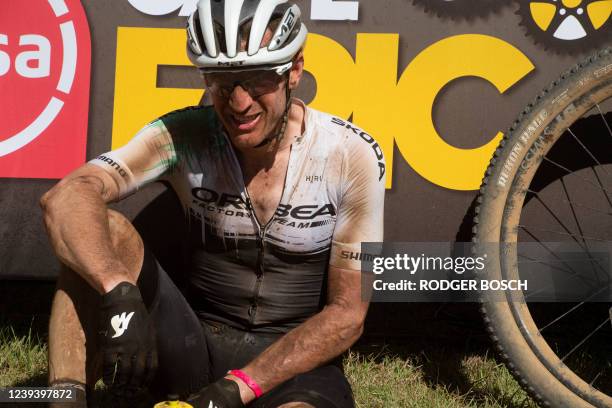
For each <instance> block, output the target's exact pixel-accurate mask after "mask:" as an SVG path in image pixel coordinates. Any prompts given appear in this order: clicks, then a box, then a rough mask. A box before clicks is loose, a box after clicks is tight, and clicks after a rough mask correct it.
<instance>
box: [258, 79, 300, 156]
mask: <svg viewBox="0 0 612 408" xmlns="http://www.w3.org/2000/svg"><path fill="white" fill-rule="evenodd" d="M285 98H286V105H285V111H284V112H283V119H282V121H281V123H280V128H279V130H278V132H277V133H276V134H275V135H274V136H269V137H267V138H265V139H264V140H263V141H262V142H261V143H260V144H258V145H257V146H255V147H256V148H258V147H263V146H266V145H268V144H269V143H271V142H272V141H273V140H276V142H278V143H280V141H281V140H282V139H283V137H284V136H285V130H286V129H287V122H289V109H291V89H290V88H289V74H288V73H287V86H286V87H285Z"/></svg>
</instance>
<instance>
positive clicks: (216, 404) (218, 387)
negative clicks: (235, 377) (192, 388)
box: [187, 378, 244, 408]
mask: <svg viewBox="0 0 612 408" xmlns="http://www.w3.org/2000/svg"><path fill="white" fill-rule="evenodd" d="M187 402H189V403H190V404H191V405H193V407H194V408H209V407H212V408H243V407H244V404H243V403H242V399H241V398H240V388H239V387H238V384H236V383H235V382H234V381H232V380H228V379H227V378H222V379H220V380H219V381H216V382H214V383H212V384H210V385H208V386H206V387H204V388H202V389H201V390H200V391H199V392H198V393H197V394H194V395H192V396H191V397H190V398H189V399H188V400H187Z"/></svg>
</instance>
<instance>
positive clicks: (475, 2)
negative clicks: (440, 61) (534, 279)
mask: <svg viewBox="0 0 612 408" xmlns="http://www.w3.org/2000/svg"><path fill="white" fill-rule="evenodd" d="M412 3H413V4H414V5H417V6H420V7H422V8H424V9H425V12H427V13H433V14H435V15H437V16H438V17H440V18H451V19H466V20H469V19H474V18H478V17H484V16H486V15H488V14H491V13H494V12H496V11H498V10H500V9H501V8H503V7H505V6H507V5H508V3H510V2H508V1H500V0H413V1H412Z"/></svg>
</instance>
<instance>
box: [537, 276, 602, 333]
mask: <svg viewBox="0 0 612 408" xmlns="http://www.w3.org/2000/svg"><path fill="white" fill-rule="evenodd" d="M607 289H608V287H607V286H604V287H603V288H601V289H599V290H598V291H597V292H595V293H593V294H592V295H591V296H589V297H588V298H586V299H585V300H583V301H582V302H580V303H578V304H577V305H575V306H574V307H572V308H571V309H569V310H568V311H567V312H565V313H563V314H562V315H561V316H559V317H557V318H555V319H554V320H553V321H551V322H549V323H547V324H546V325H544V327H542V328H539V329H538V331H539V332H540V333H542V332H543V331H544V330H546V329H547V328H549V327H550V326H552V325H553V324H555V323H557V322H558V321H559V320H561V319H563V318H564V317H565V316H567V315H569V314H570V313H572V312H573V311H574V310H576V309H578V308H579V307H580V306H582V305H584V304H585V303H587V302H588V301H589V300H591V299H593V298H594V297H595V296H597V295H599V294H600V293H601V292H603V291H604V290H607Z"/></svg>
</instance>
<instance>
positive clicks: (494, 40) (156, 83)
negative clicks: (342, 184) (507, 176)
mask: <svg viewBox="0 0 612 408" xmlns="http://www.w3.org/2000/svg"><path fill="white" fill-rule="evenodd" d="M196 3H197V1H196V0H106V1H96V0H83V1H81V2H79V1H77V0H32V1H30V2H22V1H9V2H6V1H5V2H2V3H1V4H0V119H1V122H0V216H1V219H2V223H0V244H1V245H0V279H54V278H55V277H56V276H57V274H58V271H59V265H58V263H57V261H56V260H55V257H54V255H53V253H52V250H51V248H50V246H49V244H48V241H47V237H46V234H45V231H44V226H43V221H42V217H41V211H40V208H39V204H38V202H39V199H40V197H41V196H42V194H44V192H46V191H47V190H49V189H50V188H51V187H52V186H53V185H54V184H55V183H57V181H58V180H59V179H61V178H62V177H63V176H65V175H66V174H68V173H69V172H70V171H72V170H73V169H75V168H77V167H78V166H80V165H82V164H83V163H85V162H86V161H88V160H91V159H93V158H96V157H98V156H100V155H101V154H103V153H105V152H107V151H109V150H111V149H114V148H118V147H120V146H123V145H124V144H125V143H126V142H127V141H128V140H130V138H131V137H133V136H134V134H135V133H136V132H137V131H138V130H139V129H141V128H142V127H143V126H144V125H146V124H147V123H149V122H150V121H152V120H154V119H155V118H157V117H159V116H160V115H163V114H164V113H166V112H169V111H172V110H175V109H179V108H182V107H185V106H190V105H197V104H200V103H202V102H203V101H205V100H206V95H205V91H204V86H203V83H202V79H201V77H200V76H199V74H198V72H197V70H196V69H195V68H193V67H192V66H191V65H190V63H189V61H188V59H187V56H186V52H185V47H186V33H185V19H186V16H187V15H188V14H189V13H190V12H191V11H193V10H194V8H195V5H196ZM297 3H298V4H299V6H300V8H301V10H302V18H303V19H304V22H305V24H306V25H307V27H308V29H309V36H308V41H307V46H306V49H305V70H306V74H305V77H304V79H303V81H302V84H301V86H300V89H299V90H298V91H297V92H296V96H297V97H299V98H301V99H303V100H304V101H305V102H306V103H307V104H308V105H309V106H311V107H313V108H315V109H319V110H322V111H326V112H329V113H331V114H333V115H335V116H337V119H336V124H338V125H339V126H350V125H348V123H347V122H348V121H351V122H352V123H354V124H355V125H356V126H358V127H359V128H360V129H364V131H365V132H367V135H368V137H369V135H371V137H373V138H374V139H375V140H374V139H372V142H371V147H372V149H373V150H374V152H375V153H376V154H377V155H381V154H384V156H385V162H386V164H385V165H384V166H385V167H384V168H383V167H382V166H383V164H382V161H381V162H380V163H381V165H380V168H378V169H376V171H377V175H381V176H382V177H384V178H385V183H386V187H387V194H386V202H385V225H384V227H385V241H387V242H445V243H453V242H467V241H470V239H471V234H472V232H471V231H472V222H473V217H474V215H475V214H474V213H475V210H474V207H475V205H476V202H475V199H476V196H477V191H478V189H479V187H480V184H481V182H482V180H483V175H484V172H485V169H486V168H487V166H488V165H489V163H490V162H491V158H492V156H493V153H494V151H495V149H496V147H497V146H498V144H499V142H500V140H501V139H502V137H503V136H504V133H505V132H507V130H508V129H509V128H510V127H511V126H512V124H513V122H514V121H515V120H516V118H517V117H518V116H519V114H520V113H521V112H522V111H523V110H524V108H525V106H527V105H528V104H529V103H531V102H532V101H533V100H534V98H535V97H536V96H537V95H538V94H539V93H540V92H541V90H542V89H544V88H545V87H547V86H548V85H549V84H550V83H551V82H552V81H553V80H555V79H556V78H558V76H559V75H560V73H562V72H563V71H565V70H567V69H569V68H570V67H572V66H573V65H575V64H576V63H577V62H578V61H580V60H583V59H584V58H585V57H586V56H587V55H590V54H591V53H592V52H594V51H595V50H596V49H598V48H601V47H604V46H606V45H608V46H609V45H610V44H611V40H610V38H612V36H611V35H610V32H611V27H612V16H611V15H612V2H610V1H607V0H599V1H594V0H589V1H571V2H570V1H552V0H551V1H548V0H544V1H537V2H535V1H527V0H515V1H475V0H474V1H468V0H453V1H428V0H387V1H384V2H379V1H364V0H353V1H332V0H299V1H297ZM26 4H27V6H26ZM599 108H600V109H601V111H602V115H604V117H607V118H609V115H610V114H609V112H610V111H611V110H612V107H611V106H610V103H609V101H608V102H607V103H605V104H602V105H601V106H600V107H599ZM593 121H594V122H595V121H599V122H601V119H600V117H599V116H596V117H595V116H594V119H593ZM608 123H610V121H608ZM583 128H584V129H587V128H588V126H587V124H583ZM568 149H570V150H571V149H577V148H576V147H575V146H572V147H568ZM578 149H579V147H578ZM598 151H605V149H603V148H600V149H598ZM566 156H567V155H566ZM107 159H108V158H107ZM610 160H611V157H610V155H609V154H608V155H607V156H606V158H605V163H610ZM600 161H601V160H600ZM107 162H108V161H107ZM605 163H602V164H605ZM109 164H110V163H109ZM111 165H112V164H111ZM580 168H581V169H584V171H585V172H588V171H590V170H589V166H583V167H580ZM572 169H573V168H572ZM589 177H591V176H589ZM555 180H558V177H557V178H556V179H555V178H554V177H552V178H551V179H550V180H549V181H548V183H552V182H553V181H555ZM593 182H594V183H597V181H593ZM604 182H605V180H604ZM608 182H609V180H608ZM551 185H552V184H551ZM544 187H545V186H544V185H543V186H541V188H544ZM604 191H605V188H604ZM549 193H550V194H551V196H552V197H553V201H555V202H557V203H563V199H564V198H563V197H564V196H563V195H562V194H563V189H562V187H559V186H557V187H554V188H552V189H551V190H550V192H549ZM554 197H556V199H555V198H554ZM602 197H605V195H602ZM530 202H531V204H530V205H532V206H535V205H536V204H537V203H536V200H531V201H530ZM281 204H284V203H281ZM228 205H231V203H230V204H228ZM113 206H114V207H113V208H116V209H118V210H120V211H122V212H123V213H124V214H126V215H127V216H128V217H130V218H131V219H135V220H136V224H137V225H138V226H139V228H141V232H142V233H143V235H144V236H145V239H147V241H148V242H154V241H156V240H157V241H160V242H161V241H164V239H166V241H168V240H170V239H169V237H175V236H176V232H177V230H178V229H179V225H181V224H182V223H183V221H184V219H185V217H184V215H183V214H182V212H181V206H180V205H179V204H178V203H177V200H176V198H175V197H174V195H173V193H172V192H169V191H167V190H166V189H165V187H164V186H162V185H159V184H155V185H153V186H151V187H150V188H147V189H144V190H142V191H139V192H138V193H137V194H135V195H133V196H131V197H129V198H128V199H126V200H124V201H123V202H121V203H119V204H114V205H113ZM606 211H609V209H608V210H606ZM570 214H571V213H570ZM75 216H78V215H77V214H75ZM570 216H571V215H570ZM608 218H609V217H608ZM589 222H591V223H592V224H594V225H597V226H598V227H599V228H600V229H601V231H602V232H603V233H604V235H605V231H606V229H607V228H608V226H609V224H608V226H606V225H605V222H603V223H602V222H601V221H600V220H599V221H598V219H597V218H593V219H590V221H589ZM606 222H607V221H606ZM573 225H574V224H572V226H573ZM568 228H569V227H568ZM555 239H557V240H558V239H559V237H550V238H549V239H548V240H546V242H556V241H555ZM175 241H178V240H176V239H173V240H172V244H173V245H174V244H175ZM156 245H157V246H156ZM444 245H446V249H445V250H446V251H447V252H448V251H450V250H451V248H452V246H453V244H444ZM444 245H442V246H444ZM152 246H154V247H155V246H156V247H159V248H173V247H172V246H168V245H167V244H164V243H163V242H162V243H160V244H152ZM385 248H386V247H385ZM389 248H391V253H392V252H393V251H394V250H396V249H397V250H398V251H400V250H401V251H403V250H404V249H405V250H406V251H407V252H405V253H407V254H409V255H410V254H413V253H414V254H417V255H420V254H421V253H424V254H426V253H425V252H419V251H413V249H415V250H416V248H413V247H410V246H409V247H406V248H396V249H393V245H391V246H390V247H389ZM432 248H433V247H432ZM442 249H444V248H442ZM385 250H387V248H386V249H385ZM408 250H410V251H408ZM166 251H167V252H168V253H169V258H171V257H172V255H171V253H172V249H166ZM401 251H400V252H401ZM436 251H437V250H436ZM400 252H398V253H400ZM434 252H435V251H434ZM401 253H404V252H401ZM606 253H607V252H606ZM411 256H414V255H411ZM394 273H396V272H392V271H388V272H385V273H384V274H381V276H382V277H381V279H387V278H388V277H390V276H392V275H393V274H394ZM383 277H386V278H383ZM398 278H399V276H398ZM394 279H395V277H394ZM412 295H413V294H410V296H412ZM429 295H430V294H428V296H429ZM377 296H378V295H377ZM380 296H382V298H381V299H382V300H380V301H385V300H384V299H390V298H392V297H398V296H399V298H400V300H402V301H404V300H405V299H404V298H403V297H404V296H405V294H398V293H390V294H384V296H383V295H382V294H381V295H380ZM387 296H389V297H388V298H387ZM436 296H437V295H436ZM436 296H434V298H435V300H441V298H440V297H436ZM444 296H446V295H444ZM406 297H409V296H406ZM442 297H443V296H442ZM423 299H424V298H423ZM375 300H376V301H378V300H379V299H378V298H377V299H375Z"/></svg>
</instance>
